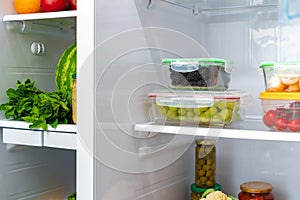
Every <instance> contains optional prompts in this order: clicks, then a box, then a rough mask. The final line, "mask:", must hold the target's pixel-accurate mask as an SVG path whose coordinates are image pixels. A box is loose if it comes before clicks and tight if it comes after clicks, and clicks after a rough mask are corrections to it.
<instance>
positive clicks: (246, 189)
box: [238, 181, 275, 200]
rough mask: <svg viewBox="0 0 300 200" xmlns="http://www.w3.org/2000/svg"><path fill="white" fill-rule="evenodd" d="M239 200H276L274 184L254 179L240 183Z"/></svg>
mask: <svg viewBox="0 0 300 200" xmlns="http://www.w3.org/2000/svg"><path fill="white" fill-rule="evenodd" d="M240 189H241V192H240V193H239V195H238V198H239V200H275V196H274V195H273V194H272V192H271V191H272V189H273V187H272V185H271V184H270V183H266V182H260V181H253V182H246V183H243V184H241V185H240Z"/></svg>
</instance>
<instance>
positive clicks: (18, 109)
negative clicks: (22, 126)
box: [0, 79, 72, 130]
mask: <svg viewBox="0 0 300 200" xmlns="http://www.w3.org/2000/svg"><path fill="white" fill-rule="evenodd" d="M6 94H7V96H8V102H7V103H4V104H1V105H0V110H1V111H4V112H5V117H6V118H7V119H13V120H19V121H26V122H29V123H30V125H29V128H31V129H34V128H42V129H43V130H47V128H48V124H49V125H50V126H51V127H53V128H56V127H57V125H58V124H69V123H72V102H71V98H70V96H69V95H70V94H69V93H68V92H66V91H57V92H44V91H42V90H40V89H38V88H36V87H35V85H34V82H32V81H31V80H29V79H27V80H25V82H24V83H21V82H20V81H17V89H13V88H9V89H8V90H7V91H6Z"/></svg>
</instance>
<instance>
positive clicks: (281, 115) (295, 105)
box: [263, 101, 300, 132]
mask: <svg viewBox="0 0 300 200" xmlns="http://www.w3.org/2000/svg"><path fill="white" fill-rule="evenodd" d="M263 123H264V124H265V125H266V126H268V127H270V128H274V129H277V130H280V131H284V130H287V131H292V132H298V131H300V102H299V101H294V102H291V103H290V104H286V105H283V106H281V107H277V108H276V109H273V110H272V109H270V110H268V111H267V112H266V113H265V114H264V116H263Z"/></svg>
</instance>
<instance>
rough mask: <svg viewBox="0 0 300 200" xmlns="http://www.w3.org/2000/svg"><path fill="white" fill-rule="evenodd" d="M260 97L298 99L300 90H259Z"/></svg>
mask: <svg viewBox="0 0 300 200" xmlns="http://www.w3.org/2000/svg"><path fill="white" fill-rule="evenodd" d="M259 98H260V99H270V100H300V92H261V93H260V95H259Z"/></svg>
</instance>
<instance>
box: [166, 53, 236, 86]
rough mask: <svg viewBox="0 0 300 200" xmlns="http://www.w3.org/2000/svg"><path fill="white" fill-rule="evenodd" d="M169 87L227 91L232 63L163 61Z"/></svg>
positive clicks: (217, 61) (213, 60)
mask: <svg viewBox="0 0 300 200" xmlns="http://www.w3.org/2000/svg"><path fill="white" fill-rule="evenodd" d="M162 64H163V66H167V68H165V69H166V70H165V71H166V75H167V76H168V80H169V81H170V82H169V86H170V87H171V88H173V89H185V90H186V89H192V90H226V89H227V88H228V87H229V82H230V76H231V70H232V63H231V62H230V61H227V60H223V59H217V58H192V59H180V58H179V59H177V58H174V59H163V60H162Z"/></svg>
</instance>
